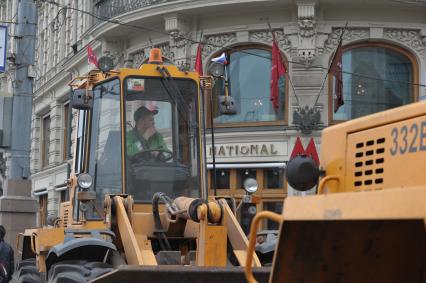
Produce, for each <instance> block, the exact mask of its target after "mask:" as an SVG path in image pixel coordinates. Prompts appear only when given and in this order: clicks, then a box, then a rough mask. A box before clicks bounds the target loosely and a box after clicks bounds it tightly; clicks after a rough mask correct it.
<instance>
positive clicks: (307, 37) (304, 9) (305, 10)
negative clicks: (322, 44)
mask: <svg viewBox="0 0 426 283" xmlns="http://www.w3.org/2000/svg"><path fill="white" fill-rule="evenodd" d="M297 6H298V7H297V17H298V21H297V25H298V28H299V32H298V44H297V57H299V58H300V59H301V60H302V61H304V62H305V64H307V65H309V64H311V63H312V61H313V60H314V59H315V57H316V56H317V55H316V44H315V43H316V35H317V31H316V21H315V3H302V2H301V3H298V5H297Z"/></svg>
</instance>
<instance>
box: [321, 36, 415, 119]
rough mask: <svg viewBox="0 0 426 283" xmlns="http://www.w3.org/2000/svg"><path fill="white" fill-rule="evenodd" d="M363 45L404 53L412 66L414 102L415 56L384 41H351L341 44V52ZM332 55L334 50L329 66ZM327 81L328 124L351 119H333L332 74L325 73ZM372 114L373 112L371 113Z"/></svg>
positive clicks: (362, 46)
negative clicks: (350, 42)
mask: <svg viewBox="0 0 426 283" xmlns="http://www.w3.org/2000/svg"><path fill="white" fill-rule="evenodd" d="M364 47H380V48H385V49H390V50H392V51H395V52H397V53H400V54H401V55H404V56H405V57H406V58H407V59H408V60H409V61H410V63H411V66H412V69H411V71H412V74H413V80H412V81H411V83H412V85H411V95H412V97H411V98H412V100H413V102H416V101H418V100H419V87H418V86H417V84H418V83H419V63H418V62H417V60H416V57H415V55H414V54H413V53H411V52H410V51H408V50H407V49H405V48H403V47H400V46H397V45H395V44H391V43H385V42H358V43H352V44H348V45H344V46H342V48H343V54H344V53H345V52H346V51H349V50H352V49H356V48H364ZM333 56H334V52H333V53H332V54H331V55H330V58H329V66H330V64H331V61H332V60H333ZM327 80H328V81H327V82H328V93H327V94H328V121H329V122H328V124H329V125H335V124H339V123H342V122H346V121H350V120H352V119H354V118H352V119H348V120H335V119H333V114H334V110H333V76H332V75H330V74H328V75H327ZM371 114H373V113H371Z"/></svg>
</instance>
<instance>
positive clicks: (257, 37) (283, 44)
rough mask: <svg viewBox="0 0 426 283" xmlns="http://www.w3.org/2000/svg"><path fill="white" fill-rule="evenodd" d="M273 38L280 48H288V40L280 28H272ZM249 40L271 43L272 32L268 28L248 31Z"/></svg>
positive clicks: (286, 49)
mask: <svg viewBox="0 0 426 283" xmlns="http://www.w3.org/2000/svg"><path fill="white" fill-rule="evenodd" d="M274 33H275V38H276V40H277V42H278V45H279V47H280V49H281V50H285V51H289V50H290V47H291V46H290V40H289V39H288V38H287V37H286V36H285V34H284V32H283V31H282V30H274ZM249 37H250V41H251V42H261V43H268V44H270V45H272V34H271V32H270V31H269V30H264V31H253V32H250V35H249Z"/></svg>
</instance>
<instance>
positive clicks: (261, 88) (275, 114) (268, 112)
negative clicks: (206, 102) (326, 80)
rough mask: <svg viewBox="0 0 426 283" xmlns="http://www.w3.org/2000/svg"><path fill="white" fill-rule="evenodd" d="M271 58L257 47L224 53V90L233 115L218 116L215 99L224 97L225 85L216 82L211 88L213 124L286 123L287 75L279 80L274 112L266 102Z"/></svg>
mask: <svg viewBox="0 0 426 283" xmlns="http://www.w3.org/2000/svg"><path fill="white" fill-rule="evenodd" d="M220 54H221V53H218V54H217V56H219V55H220ZM271 56H272V55H271V48H269V47H265V46H261V45H252V46H245V47H240V48H236V49H234V50H233V51H231V52H227V61H228V65H226V74H227V78H228V84H229V87H228V91H229V95H230V96H232V97H233V98H234V100H235V104H236V110H237V113H236V114H235V115H223V114H220V113H219V111H218V109H219V108H218V96H219V95H224V94H225V84H224V82H223V81H221V80H217V81H216V82H215V85H214V87H213V97H214V103H213V104H214V105H213V115H214V116H213V117H214V122H215V124H216V125H218V124H219V125H220V124H222V125H224V126H233V125H236V124H238V125H260V124H263V125H264V124H275V123H278V124H284V123H286V117H287V113H286V112H287V111H286V109H287V96H286V93H287V87H286V86H287V85H288V84H287V82H286V80H287V75H286V76H285V77H283V78H281V80H280V81H279V89H280V94H279V108H278V109H275V108H274V107H273V106H272V102H271V100H270V80H271V66H272V63H271Z"/></svg>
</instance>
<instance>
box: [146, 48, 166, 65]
mask: <svg viewBox="0 0 426 283" xmlns="http://www.w3.org/2000/svg"><path fill="white" fill-rule="evenodd" d="M148 63H149V64H163V57H162V55H161V49H159V48H152V49H151V51H150V52H149V60H148Z"/></svg>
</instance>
